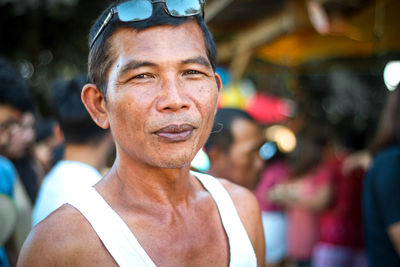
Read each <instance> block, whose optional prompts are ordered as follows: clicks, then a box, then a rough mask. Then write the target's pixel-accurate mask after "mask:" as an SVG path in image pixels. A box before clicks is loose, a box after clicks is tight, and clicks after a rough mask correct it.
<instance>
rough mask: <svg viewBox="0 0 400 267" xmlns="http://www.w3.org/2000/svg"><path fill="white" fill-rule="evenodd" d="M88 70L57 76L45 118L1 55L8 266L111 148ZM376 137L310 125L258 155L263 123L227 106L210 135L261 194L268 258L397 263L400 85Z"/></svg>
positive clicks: (229, 168) (227, 173)
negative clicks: (358, 140) (360, 140)
mask: <svg viewBox="0 0 400 267" xmlns="http://www.w3.org/2000/svg"><path fill="white" fill-rule="evenodd" d="M87 82H88V81H87V78H86V75H80V76H77V77H75V78H74V79H71V80H58V81H56V82H55V83H53V86H52V89H51V94H50V95H49V96H48V100H49V103H50V104H51V105H52V108H53V113H52V114H54V117H53V118H41V116H40V114H38V111H37V110H38V109H37V107H36V106H35V105H36V104H35V101H34V98H33V96H32V94H31V91H30V88H29V85H28V84H27V82H26V81H25V80H24V79H22V78H21V76H20V74H19V73H18V71H16V70H15V69H14V68H13V66H12V65H11V64H10V63H9V62H7V61H5V60H0V220H1V223H2V225H1V229H0V231H1V233H0V266H15V265H16V261H17V257H18V253H19V251H20V249H21V246H22V244H23V242H24V240H25V239H26V237H27V235H28V233H29V231H30V230H31V229H32V227H34V225H36V224H38V223H40V221H41V220H43V219H44V218H46V217H47V216H49V214H51V212H52V211H54V210H55V209H56V208H58V207H59V206H61V205H62V204H63V203H65V202H66V201H67V200H68V198H69V197H71V196H73V195H74V194H76V193H77V192H78V191H79V190H81V189H82V188H84V187H87V186H91V185H94V184H95V183H97V182H98V181H99V180H100V179H101V177H102V173H103V172H104V171H106V169H107V166H109V164H108V163H109V162H110V161H111V160H112V159H113V152H114V144H113V141H112V138H111V134H110V133H109V132H108V131H105V130H102V129H101V128H99V127H97V126H96V125H95V124H94V122H93V121H92V120H91V118H90V116H89V114H88V113H87V111H86V109H85V107H84V106H83V104H82V102H81V99H80V92H81V89H82V87H83V85H84V84H85V83H87ZM387 99H388V101H387V103H386V106H385V108H384V110H383V111H382V117H381V121H380V124H379V127H378V129H377V132H376V135H375V138H374V139H373V142H372V143H371V144H370V145H369V146H366V147H365V148H364V149H363V150H354V147H353V146H352V145H351V140H350V143H349V140H348V139H345V138H343V136H340V134H338V132H340V131H337V129H334V128H332V126H330V125H322V124H320V125H305V126H303V127H302V129H301V130H299V131H298V132H296V137H297V140H298V144H297V147H296V149H295V150H294V151H293V152H291V153H283V152H282V151H280V150H279V149H277V150H276V153H274V154H273V155H272V156H271V157H270V158H268V159H263V158H262V157H260V153H259V151H260V147H261V146H262V145H263V144H264V143H265V142H266V141H269V140H265V136H264V135H263V127H264V126H265V125H259V124H258V123H257V122H256V121H255V120H254V119H253V118H252V117H251V116H250V115H249V114H247V113H246V112H244V111H242V110H239V109H234V108H223V109H220V110H218V112H217V114H216V117H215V122H214V126H213V129H212V133H211V135H210V138H209V139H208V141H207V143H206V145H205V151H206V153H207V155H208V157H209V159H210V168H209V170H208V173H210V174H212V175H214V176H217V177H224V178H226V179H229V180H231V181H233V182H235V183H238V184H240V185H242V186H244V187H246V188H248V189H249V190H252V191H253V192H254V193H255V197H256V198H257V200H258V202H259V204H260V208H261V213H262V221H263V226H264V234H265V239H266V263H265V265H266V266H299V267H302V266H324V267H326V266H328V267H329V266H360V267H361V266H378V265H379V266H400V194H399V192H400V167H399V166H400V129H399V127H400V121H399V119H400V103H399V101H400V92H399V90H398V89H397V90H395V91H394V92H392V93H390V94H389V95H388V98H387Z"/></svg>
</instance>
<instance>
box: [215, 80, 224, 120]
mask: <svg viewBox="0 0 400 267" xmlns="http://www.w3.org/2000/svg"><path fill="white" fill-rule="evenodd" d="M215 82H216V83H217V86H218V98H217V107H216V109H215V112H214V115H215V114H216V113H217V110H218V106H219V101H220V98H221V95H222V87H223V86H222V79H221V76H219V74H218V73H215Z"/></svg>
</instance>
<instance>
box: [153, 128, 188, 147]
mask: <svg viewBox="0 0 400 267" xmlns="http://www.w3.org/2000/svg"><path fill="white" fill-rule="evenodd" d="M194 130H195V127H193V126H192V125H190V124H180V125H177V124H170V125H168V126H165V127H163V128H161V129H159V130H157V131H156V132H154V134H155V135H157V136H158V137H160V138H161V139H163V140H165V141H167V142H171V143H174V142H182V141H186V140H188V139H189V138H190V137H191V136H192V134H193V131H194Z"/></svg>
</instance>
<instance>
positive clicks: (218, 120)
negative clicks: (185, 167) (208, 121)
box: [204, 108, 255, 152]
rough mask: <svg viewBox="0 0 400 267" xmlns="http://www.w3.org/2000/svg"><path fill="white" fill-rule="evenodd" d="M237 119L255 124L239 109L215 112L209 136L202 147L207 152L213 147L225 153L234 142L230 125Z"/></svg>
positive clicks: (251, 118)
mask: <svg viewBox="0 0 400 267" xmlns="http://www.w3.org/2000/svg"><path fill="white" fill-rule="evenodd" d="M238 119H242V120H246V121H250V122H255V120H254V118H253V117H252V116H250V114H248V113H247V112H246V111H244V110H241V109H236V108H222V109H219V110H218V111H217V114H216V115H215V118H214V124H213V128H212V131H211V134H210V136H209V137H208V140H207V142H206V144H205V146H204V148H205V149H206V151H207V152H208V151H210V149H211V148H213V147H218V148H221V149H223V151H225V152H228V151H229V148H230V147H231V145H232V143H233V141H234V138H233V134H232V125H233V123H234V122H235V121H236V120H238Z"/></svg>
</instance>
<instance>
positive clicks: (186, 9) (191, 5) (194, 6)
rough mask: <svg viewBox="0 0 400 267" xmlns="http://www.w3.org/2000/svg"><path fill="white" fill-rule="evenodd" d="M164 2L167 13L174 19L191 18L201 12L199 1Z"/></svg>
mask: <svg viewBox="0 0 400 267" xmlns="http://www.w3.org/2000/svg"><path fill="white" fill-rule="evenodd" d="M166 2H167V3H166V5H167V8H168V10H169V12H170V13H171V15H172V16H175V17H184V16H192V15H196V14H199V13H200V12H201V5H200V1H199V0H167V1H166Z"/></svg>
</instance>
